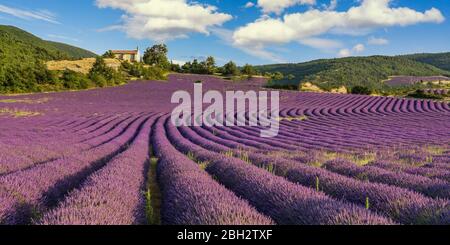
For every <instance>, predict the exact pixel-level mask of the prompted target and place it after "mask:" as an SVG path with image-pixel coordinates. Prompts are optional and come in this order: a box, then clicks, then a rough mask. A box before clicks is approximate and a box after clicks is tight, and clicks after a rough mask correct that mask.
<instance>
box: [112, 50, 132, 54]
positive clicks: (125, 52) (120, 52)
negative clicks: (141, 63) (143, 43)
mask: <svg viewBox="0 0 450 245" xmlns="http://www.w3.org/2000/svg"><path fill="white" fill-rule="evenodd" d="M111 52H113V54H137V53H138V51H137V50H111Z"/></svg>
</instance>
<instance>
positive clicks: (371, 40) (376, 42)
mask: <svg viewBox="0 0 450 245" xmlns="http://www.w3.org/2000/svg"><path fill="white" fill-rule="evenodd" d="M367 44H369V45H387V44H389V40H387V39H384V38H376V37H369V40H368V41H367Z"/></svg>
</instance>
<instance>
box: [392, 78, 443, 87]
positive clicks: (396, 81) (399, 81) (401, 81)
mask: <svg viewBox="0 0 450 245" xmlns="http://www.w3.org/2000/svg"><path fill="white" fill-rule="evenodd" d="M385 83H386V84H388V85H391V86H399V85H413V84H417V83H435V84H449V83H450V78H448V77H444V76H425V77H420V76H392V77H390V78H389V80H387V81H385Z"/></svg>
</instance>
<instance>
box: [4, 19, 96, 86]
mask: <svg viewBox="0 0 450 245" xmlns="http://www.w3.org/2000/svg"><path fill="white" fill-rule="evenodd" d="M84 57H95V54H94V53H92V52H89V51H86V50H84V49H80V48H76V47H73V46H70V45H65V44H60V43H55V42H49V41H45V40H42V39H40V38H38V37H36V36H34V35H32V34H30V33H28V32H25V31H23V30H21V29H19V28H16V27H12V26H0V92H1V93H19V92H34V91H40V90H41V89H42V88H43V87H45V86H49V85H54V84H52V83H53V82H54V80H55V75H54V74H52V73H51V72H50V71H48V70H47V68H46V66H45V65H44V61H46V60H60V59H79V58H84Z"/></svg>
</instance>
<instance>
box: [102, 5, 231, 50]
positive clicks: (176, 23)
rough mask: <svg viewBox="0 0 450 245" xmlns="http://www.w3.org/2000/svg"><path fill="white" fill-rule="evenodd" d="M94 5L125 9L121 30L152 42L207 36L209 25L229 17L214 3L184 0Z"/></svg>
mask: <svg viewBox="0 0 450 245" xmlns="http://www.w3.org/2000/svg"><path fill="white" fill-rule="evenodd" d="M97 6H98V7H100V8H114V9H121V10H123V11H125V12H126V14H125V15H124V16H123V17H122V20H123V25H122V30H124V31H125V32H126V33H127V35H128V36H129V37H131V38H136V39H151V40H155V41H166V40H171V39H176V38H185V37H187V36H188V34H189V33H203V34H205V35H208V34H209V28H210V27H214V26H220V25H222V24H223V23H224V22H226V21H228V20H231V19H232V16H231V15H228V14H224V13H220V12H218V11H217V8H216V7H214V6H211V5H206V4H200V3H198V2H190V1H189V2H188V1H187V0H97Z"/></svg>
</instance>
